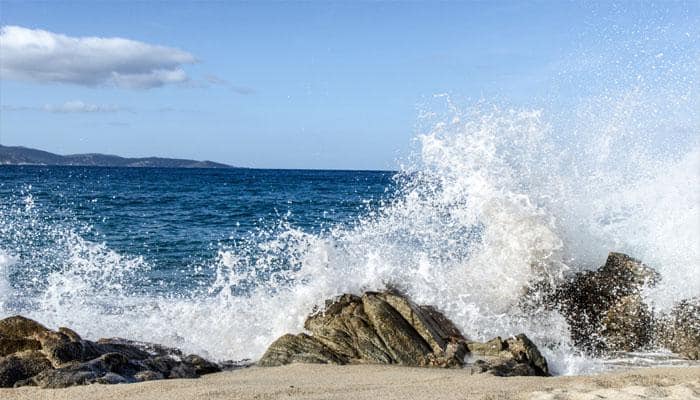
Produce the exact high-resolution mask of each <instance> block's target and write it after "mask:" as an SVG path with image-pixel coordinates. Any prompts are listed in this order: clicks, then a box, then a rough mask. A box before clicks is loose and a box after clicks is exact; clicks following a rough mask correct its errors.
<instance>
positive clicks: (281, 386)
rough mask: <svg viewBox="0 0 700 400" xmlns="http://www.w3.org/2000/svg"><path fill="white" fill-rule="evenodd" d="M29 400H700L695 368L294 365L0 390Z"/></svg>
mask: <svg viewBox="0 0 700 400" xmlns="http://www.w3.org/2000/svg"><path fill="white" fill-rule="evenodd" d="M0 398H2V399H3V400H28V399H52V400H61V399H91V400H107V399H127V398H128V399H141V400H151V399H153V400H156V399H158V400H160V399H170V400H181V399H182V400H184V399H278V398H286V399H357V400H363V399H367V400H370V399H371V400H376V399H437V400H439V399H465V398H466V399H538V400H545V399H557V400H563V399H601V398H610V399H621V400H625V399H700V366H691V367H653V368H648V367H647V368H635V369H629V370H625V371H615V372H607V373H602V374H595V375H581V376H557V377H547V378H545V377H509V378H503V377H496V376H492V375H484V374H480V375H471V373H470V372H469V370H467V369H441V368H412V367H401V366H387V365H346V366H334V365H320V364H291V365H286V366H281V367H268V368H263V367H250V368H245V369H239V370H234V371H227V372H220V373H215V374H211V375H205V376H203V377H201V378H198V379H173V380H161V381H150V382H142V383H134V384H122V385H99V384H97V385H89V386H74V387H70V388H66V389H39V388H36V387H22V388H17V389H0Z"/></svg>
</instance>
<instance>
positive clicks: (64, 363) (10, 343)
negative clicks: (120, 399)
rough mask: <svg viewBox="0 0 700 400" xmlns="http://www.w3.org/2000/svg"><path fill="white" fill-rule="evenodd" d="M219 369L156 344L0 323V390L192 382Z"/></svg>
mask: <svg viewBox="0 0 700 400" xmlns="http://www.w3.org/2000/svg"><path fill="white" fill-rule="evenodd" d="M220 370H221V368H220V367H219V366H218V365H217V364H215V363H212V362H210V361H207V360H205V359H204V358H202V357H200V356H198V355H195V354H191V355H187V356H185V355H183V354H182V352H181V351H180V350H178V349H174V348H169V347H165V346H161V345H158V344H153V343H144V342H136V341H130V340H126V339H119V338H111V339H100V340H98V341H97V342H93V341H89V340H84V339H82V338H81V337H80V335H78V334H77V333H76V332H75V331H73V330H71V329H68V328H63V327H62V328H59V329H58V330H56V331H53V330H50V329H48V328H46V327H44V326H43V325H41V324H39V323H37V322H36V321H33V320H31V319H28V318H25V317H21V316H14V317H10V318H5V319H3V320H0V387H13V386H14V387H17V386H26V385H33V386H40V387H45V388H63V387H68V386H74V385H83V384H91V383H103V384H114V383H129V382H138V381H145V380H154V379H168V378H196V377H198V376H200V375H203V374H208V373H212V372H218V371H220Z"/></svg>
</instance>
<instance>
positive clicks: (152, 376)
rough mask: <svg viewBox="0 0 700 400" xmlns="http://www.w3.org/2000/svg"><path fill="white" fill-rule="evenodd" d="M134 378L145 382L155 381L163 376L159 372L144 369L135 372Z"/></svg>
mask: <svg viewBox="0 0 700 400" xmlns="http://www.w3.org/2000/svg"><path fill="white" fill-rule="evenodd" d="M134 379H135V380H136V382H145V381H157V380H160V379H165V377H164V376H163V374H161V373H160V372H156V371H151V370H145V371H139V372H137V373H135V374H134Z"/></svg>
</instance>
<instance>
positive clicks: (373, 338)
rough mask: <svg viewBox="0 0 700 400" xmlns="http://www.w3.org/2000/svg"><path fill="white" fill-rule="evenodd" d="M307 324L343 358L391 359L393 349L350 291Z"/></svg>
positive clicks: (386, 361)
mask: <svg viewBox="0 0 700 400" xmlns="http://www.w3.org/2000/svg"><path fill="white" fill-rule="evenodd" d="M304 327H305V328H306V329H307V330H309V331H311V332H313V334H314V337H315V338H316V339H318V341H319V342H321V343H322V344H323V345H324V346H326V347H327V348H328V349H330V350H331V351H333V352H334V353H336V354H337V355H338V356H339V358H340V359H358V360H367V361H370V362H377V363H383V364H389V363H391V360H392V358H391V355H390V353H389V349H387V347H386V345H385V344H384V342H383V341H382V339H381V338H380V337H379V336H378V335H377V333H376V332H375V331H374V329H373V328H372V325H371V323H370V321H369V319H368V317H367V314H365V311H364V308H363V305H362V299H361V298H360V297H358V296H354V295H350V294H346V295H343V296H340V297H339V298H338V299H337V300H336V301H328V302H327V304H326V309H325V310H324V312H321V313H316V314H312V315H311V316H309V318H307V319H306V322H305V323H304ZM263 358H264V357H263Z"/></svg>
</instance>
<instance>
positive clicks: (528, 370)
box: [258, 291, 549, 376]
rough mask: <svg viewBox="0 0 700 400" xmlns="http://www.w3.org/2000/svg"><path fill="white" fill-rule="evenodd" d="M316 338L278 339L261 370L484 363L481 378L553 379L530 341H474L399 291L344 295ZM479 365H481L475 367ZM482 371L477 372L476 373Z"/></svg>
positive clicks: (318, 322)
mask: <svg viewBox="0 0 700 400" xmlns="http://www.w3.org/2000/svg"><path fill="white" fill-rule="evenodd" d="M304 327H305V328H306V329H307V330H308V331H309V332H310V333H311V334H310V335H309V334H307V333H301V334H298V335H291V334H287V335H284V336H282V337H280V338H279V339H277V340H276V341H275V342H274V343H272V345H270V347H269V348H268V349H267V351H266V352H265V354H264V355H263V357H262V358H261V359H260V361H259V362H258V365H260V366H278V365H284V364H289V363H293V362H306V363H330V364H348V363H378V364H399V365H407V366H419V367H462V366H464V363H465V358H466V357H468V356H470V355H471V356H473V357H476V358H479V360H480V361H482V362H483V363H481V362H480V363H479V365H480V366H481V365H482V364H483V366H484V368H480V367H479V368H477V369H478V370H479V371H480V372H490V373H497V374H501V375H508V376H510V375H523V374H524V375H543V376H546V375H549V370H548V368H547V362H546V360H545V359H544V357H542V355H541V354H540V353H539V351H538V350H537V347H536V346H535V345H534V344H533V343H532V342H531V341H530V340H529V339H527V337H525V335H519V336H517V337H514V338H510V339H507V340H505V341H504V340H501V339H500V338H497V339H494V340H492V341H490V342H488V343H486V344H485V343H479V342H474V341H468V340H466V339H465V338H464V336H463V335H462V333H461V332H460V331H459V329H457V327H456V326H455V325H454V324H453V323H452V322H451V321H450V320H449V319H448V318H447V317H445V316H444V315H443V314H441V313H440V312H439V311H437V310H436V309H435V308H433V307H429V306H420V305H416V304H414V303H413V302H411V301H410V300H409V299H408V298H407V297H405V296H403V295H401V294H400V293H398V292H396V291H385V292H366V293H364V294H363V295H362V296H355V295H352V294H344V295H342V296H339V297H338V298H336V299H334V300H329V301H327V302H326V307H325V309H324V310H323V311H320V312H315V313H313V314H311V315H310V316H309V317H308V318H307V320H306V322H305V324H304ZM475 362H476V361H475ZM475 371H476V370H475Z"/></svg>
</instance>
